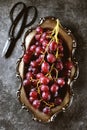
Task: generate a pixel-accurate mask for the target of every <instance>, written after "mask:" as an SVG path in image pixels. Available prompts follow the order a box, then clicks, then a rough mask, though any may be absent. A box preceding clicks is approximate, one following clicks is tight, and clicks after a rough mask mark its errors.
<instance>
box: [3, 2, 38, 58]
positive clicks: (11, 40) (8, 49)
mask: <svg viewBox="0 0 87 130" xmlns="http://www.w3.org/2000/svg"><path fill="white" fill-rule="evenodd" d="M19 5H20V6H22V8H21V10H19V13H18V14H17V16H16V17H15V18H14V16H13V15H14V12H15V9H16V8H17V7H18V6H19ZM30 10H33V13H34V14H33V18H32V19H31V21H30V22H29V23H28V24H27V18H28V13H29V11H30ZM36 18H37V9H36V7H35V6H28V7H27V6H26V5H25V3H23V2H18V3H16V4H15V5H14V6H13V7H12V9H11V11H10V19H11V23H12V24H11V26H10V29H9V32H8V39H7V41H6V43H5V46H4V48H3V51H2V57H3V56H6V57H9V56H10V55H11V53H12V51H13V49H14V46H15V43H16V42H17V40H18V39H19V38H20V37H21V35H22V33H23V31H24V29H25V28H27V27H29V26H31V25H32V24H33V23H34V22H35V20H36ZM20 20H21V25H20V28H19V29H18V31H17V33H16V35H15V29H16V27H17V25H18V23H19V22H20Z"/></svg>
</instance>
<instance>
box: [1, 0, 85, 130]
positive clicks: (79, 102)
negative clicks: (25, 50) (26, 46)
mask: <svg viewBox="0 0 87 130" xmlns="http://www.w3.org/2000/svg"><path fill="white" fill-rule="evenodd" d="M21 1H24V2H25V3H26V4H27V5H35V6H36V7H37V8H38V12H39V13H38V18H37V21H36V22H35V24H37V23H38V21H39V18H40V17H44V16H56V17H58V18H59V19H60V21H61V23H62V24H63V25H64V26H66V27H69V28H70V29H71V30H72V32H73V34H74V35H75V37H76V39H77V44H78V47H77V50H76V54H75V55H76V58H77V59H78V62H79V68H80V75H79V78H78V80H77V82H75V84H74V86H73V89H74V94H75V95H74V101H73V104H72V106H71V107H70V108H69V109H68V110H67V112H66V113H60V114H59V115H58V116H57V118H56V119H55V121H54V122H52V123H49V124H43V123H38V122H35V121H33V120H32V116H31V113H28V112H26V111H25V110H22V109H21V105H20V103H19V101H18V100H17V96H16V91H17V90H18V86H19V81H18V80H17V78H16V76H15V75H16V61H17V59H18V57H20V55H21V54H22V49H21V41H22V38H20V40H19V41H18V42H17V44H16V47H15V48H14V51H13V53H12V55H11V57H9V58H8V59H5V58H1V57H0V130H53V129H54V130H87V82H86V81H87V58H86V57H87V1H86V0H82V1H81V0H21ZM16 2H18V0H0V55H1V52H2V49H3V46H4V44H5V41H6V39H7V36H8V30H9V27H10V24H11V22H10V19H9V11H10V9H11V7H12V6H13V5H14V3H16ZM35 24H34V25H35ZM34 25H33V26H34Z"/></svg>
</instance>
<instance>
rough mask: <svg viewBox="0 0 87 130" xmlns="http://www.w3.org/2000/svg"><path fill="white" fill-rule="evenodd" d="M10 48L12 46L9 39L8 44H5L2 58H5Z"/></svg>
mask: <svg viewBox="0 0 87 130" xmlns="http://www.w3.org/2000/svg"><path fill="white" fill-rule="evenodd" d="M9 46H10V40H9V39H8V40H7V41H6V43H5V46H4V48H3V51H2V55H1V57H3V56H5V54H6V52H7V51H8V48H9Z"/></svg>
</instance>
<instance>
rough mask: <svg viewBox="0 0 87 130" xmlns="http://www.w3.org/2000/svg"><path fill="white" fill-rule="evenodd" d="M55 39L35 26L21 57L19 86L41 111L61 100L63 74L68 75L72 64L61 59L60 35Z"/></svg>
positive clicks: (63, 85)
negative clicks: (21, 68) (32, 37)
mask: <svg viewBox="0 0 87 130" xmlns="http://www.w3.org/2000/svg"><path fill="white" fill-rule="evenodd" d="M57 40H58V41H56V39H55V37H54V34H53V35H52V30H49V29H43V28H41V27H40V26H38V27H37V28H36V34H35V37H34V39H33V41H32V43H31V44H30V45H29V47H28V49H27V50H26V52H25V54H24V56H23V61H24V65H25V71H24V75H25V76H24V80H23V86H24V88H25V91H27V92H26V93H27V97H28V99H29V102H30V103H31V104H32V106H33V107H34V108H35V109H38V110H40V111H42V112H43V113H45V114H49V113H50V111H51V108H53V107H55V106H58V105H60V104H61V103H62V101H63V98H64V96H62V95H63V91H64V90H65V86H66V77H67V78H68V77H69V76H70V75H69V74H70V70H71V69H72V67H73V63H72V62H71V61H66V62H63V60H62V59H63V57H64V53H63V51H64V47H63V40H62V39H61V38H60V37H58V39H57ZM63 72H64V73H63Z"/></svg>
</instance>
